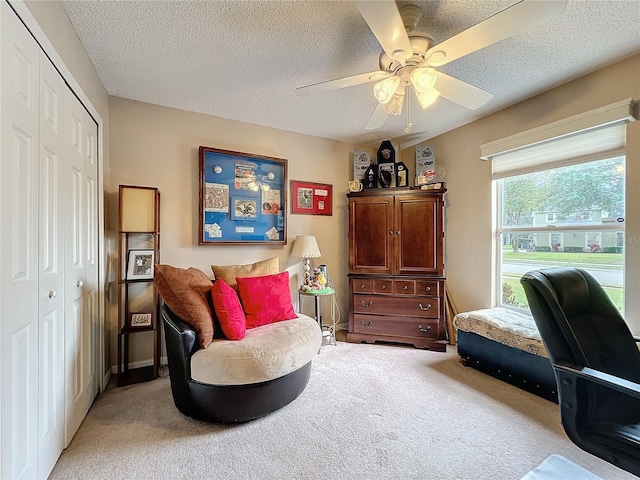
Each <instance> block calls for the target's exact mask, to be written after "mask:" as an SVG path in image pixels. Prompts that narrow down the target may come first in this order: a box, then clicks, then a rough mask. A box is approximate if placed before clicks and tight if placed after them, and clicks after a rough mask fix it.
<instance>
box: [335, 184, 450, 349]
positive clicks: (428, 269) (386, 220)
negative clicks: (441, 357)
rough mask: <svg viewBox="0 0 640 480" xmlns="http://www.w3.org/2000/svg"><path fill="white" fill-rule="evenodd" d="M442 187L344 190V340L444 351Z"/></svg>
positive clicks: (443, 190) (443, 191)
mask: <svg viewBox="0 0 640 480" xmlns="http://www.w3.org/2000/svg"><path fill="white" fill-rule="evenodd" d="M445 192H446V189H444V188H443V189H440V190H407V189H384V190H382V189H372V190H364V191H362V192H357V193H350V194H348V195H347V197H348V198H349V332H348V333H347V341H348V342H354V343H359V342H369V343H371V342H376V341H385V342H396V343H407V344H412V345H414V346H415V347H418V348H429V349H431V350H435V351H439V352H443V351H445V350H446V343H447V342H446V329H445V304H446V298H445V288H444V287H445V277H444V251H443V250H444V222H443V213H444V198H443V197H444V194H445Z"/></svg>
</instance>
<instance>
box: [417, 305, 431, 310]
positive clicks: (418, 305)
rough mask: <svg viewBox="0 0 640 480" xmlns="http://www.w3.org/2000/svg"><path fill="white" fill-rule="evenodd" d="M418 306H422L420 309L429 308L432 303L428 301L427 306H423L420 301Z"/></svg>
mask: <svg viewBox="0 0 640 480" xmlns="http://www.w3.org/2000/svg"><path fill="white" fill-rule="evenodd" d="M418 306H419V307H420V310H429V309H430V308H431V304H430V303H427V306H426V307H423V306H422V304H421V303H419V304H418Z"/></svg>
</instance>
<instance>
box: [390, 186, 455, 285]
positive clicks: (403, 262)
mask: <svg viewBox="0 0 640 480" xmlns="http://www.w3.org/2000/svg"><path fill="white" fill-rule="evenodd" d="M394 217H395V231H396V235H395V269H394V272H395V273H396V274H407V275H411V274H413V275H443V274H444V263H443V256H442V255H443V242H444V240H443V237H442V235H443V229H442V198H441V197H440V196H438V195H429V196H425V195H406V196H400V195H398V196H397V197H396V199H395V214H394Z"/></svg>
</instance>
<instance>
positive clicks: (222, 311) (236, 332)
mask: <svg viewBox="0 0 640 480" xmlns="http://www.w3.org/2000/svg"><path fill="white" fill-rule="evenodd" d="M211 298H213V308H214V309H215V311H216V316H217V317H218V322H219V323H220V328H221V329H222V332H223V333H224V335H225V337H227V338H228V339H229V340H241V339H243V338H244V334H245V332H246V329H247V319H246V317H245V316H244V311H242V305H241V304H240V299H239V298H238V294H237V293H236V291H235V290H234V289H233V288H231V287H230V286H229V285H228V284H227V282H225V281H224V280H222V279H218V280H216V281H215V283H214V284H213V287H211Z"/></svg>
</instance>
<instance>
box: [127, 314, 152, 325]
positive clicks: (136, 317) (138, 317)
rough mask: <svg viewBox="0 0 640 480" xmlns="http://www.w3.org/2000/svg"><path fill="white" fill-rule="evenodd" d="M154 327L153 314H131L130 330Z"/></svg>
mask: <svg viewBox="0 0 640 480" xmlns="http://www.w3.org/2000/svg"><path fill="white" fill-rule="evenodd" d="M152 326H153V312H131V313H129V328H148V327H152Z"/></svg>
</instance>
